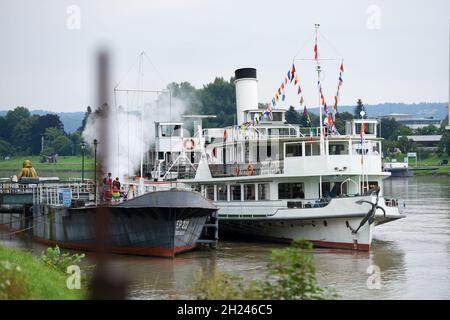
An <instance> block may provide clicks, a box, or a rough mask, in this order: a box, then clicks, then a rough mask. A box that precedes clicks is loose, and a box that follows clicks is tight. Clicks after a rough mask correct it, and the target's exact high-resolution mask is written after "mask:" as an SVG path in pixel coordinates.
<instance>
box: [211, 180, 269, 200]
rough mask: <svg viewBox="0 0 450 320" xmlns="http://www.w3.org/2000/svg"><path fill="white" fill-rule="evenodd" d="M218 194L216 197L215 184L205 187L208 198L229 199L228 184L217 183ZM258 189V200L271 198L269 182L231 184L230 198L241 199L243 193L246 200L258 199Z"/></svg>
mask: <svg viewBox="0 0 450 320" xmlns="http://www.w3.org/2000/svg"><path fill="white" fill-rule="evenodd" d="M216 187H217V196H216V199H214V185H207V186H205V187H204V193H205V196H206V198H207V199H210V200H216V201H228V188H227V185H226V184H219V185H216ZM256 190H258V200H269V199H270V192H269V190H270V187H269V184H268V183H259V184H254V183H252V184H242V185H241V184H231V185H230V200H231V201H241V198H242V194H243V196H244V200H245V201H247V200H256Z"/></svg>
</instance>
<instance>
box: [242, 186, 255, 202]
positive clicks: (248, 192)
mask: <svg viewBox="0 0 450 320" xmlns="http://www.w3.org/2000/svg"><path fill="white" fill-rule="evenodd" d="M255 190H256V188H255V185H254V184H244V200H255Z"/></svg>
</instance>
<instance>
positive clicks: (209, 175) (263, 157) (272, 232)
mask: <svg viewBox="0 0 450 320" xmlns="http://www.w3.org/2000/svg"><path fill="white" fill-rule="evenodd" d="M235 75H236V80H235V85H236V94H237V98H236V100H237V113H238V119H240V120H241V121H242V123H247V122H251V123H252V125H250V126H245V127H244V126H243V125H239V126H230V127H226V128H212V129H202V128H201V126H200V125H198V123H197V125H196V126H195V127H196V133H195V135H194V137H184V136H183V135H184V132H185V131H184V130H183V123H157V124H156V128H157V133H156V136H157V142H156V151H157V152H156V153H155V155H156V158H155V159H154V163H155V165H154V166H153V169H154V170H153V172H152V173H153V178H154V179H155V180H159V181H161V180H166V181H173V180H177V182H178V183H184V184H186V185H190V186H192V187H193V188H195V189H196V190H198V191H199V192H201V193H202V194H203V195H204V196H205V197H206V198H208V199H210V200H213V201H214V203H215V204H216V205H217V206H218V207H219V225H220V228H219V230H220V232H221V233H222V234H231V235H233V236H238V235H239V236H245V237H249V238H253V239H262V240H270V241H291V240H292V239H295V238H304V239H306V240H310V241H312V242H313V243H314V244H315V245H316V246H322V247H335V248H351V249H359V250H369V248H370V244H371V241H372V233H373V227H374V226H375V225H379V224H383V223H385V222H389V221H392V220H396V219H399V218H402V217H404V215H402V214H401V213H400V211H399V208H398V201H397V200H394V199H387V198H385V197H384V196H383V184H382V180H383V179H385V178H387V177H389V175H390V174H389V173H388V172H383V171H382V168H381V163H382V161H381V160H382V159H381V143H382V139H381V138H378V137H377V120H368V119H358V120H353V121H351V122H348V123H347V128H346V129H347V130H346V133H345V134H334V135H331V134H327V135H325V136H323V137H322V139H321V138H320V136H321V128H313V130H311V129H310V128H302V127H300V126H298V125H292V124H288V123H286V121H285V112H286V111H285V110H283V109H279V110H277V109H273V110H271V113H272V116H271V118H272V119H270V118H269V117H264V116H263V114H264V112H265V111H264V110H262V109H258V106H257V103H256V101H257V94H255V92H254V91H255V90H256V81H257V80H256V70H255V69H252V68H245V69H238V70H236V74H235ZM249 82H253V85H252V84H250V83H249ZM241 86H242V87H241ZM248 90H250V94H249V96H248V97H246V95H247V91H248ZM255 117H256V119H258V118H259V120H258V121H255ZM361 128H365V130H364V131H365V132H364V140H362V139H361V132H360V131H361ZM311 131H312V132H314V134H313V135H312V136H311Z"/></svg>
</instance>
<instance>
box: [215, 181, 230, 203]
mask: <svg viewBox="0 0 450 320" xmlns="http://www.w3.org/2000/svg"><path fill="white" fill-rule="evenodd" d="M227 200H228V198H227V185H226V184H219V185H217V201H227Z"/></svg>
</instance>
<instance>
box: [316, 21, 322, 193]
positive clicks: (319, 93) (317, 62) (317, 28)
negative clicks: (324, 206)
mask: <svg viewBox="0 0 450 320" xmlns="http://www.w3.org/2000/svg"><path fill="white" fill-rule="evenodd" d="M315 27H316V39H315V48H316V50H317V53H316V55H317V56H316V57H315V58H316V59H315V60H316V70H317V90H318V96H319V99H318V106H319V128H320V155H323V154H324V145H323V144H324V140H323V120H322V104H321V100H322V97H321V92H320V91H321V84H320V73H321V72H322V69H321V67H320V60H319V57H318V55H319V54H318V46H317V33H318V31H319V27H320V24H318V23H316V24H315ZM321 193H322V192H321Z"/></svg>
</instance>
